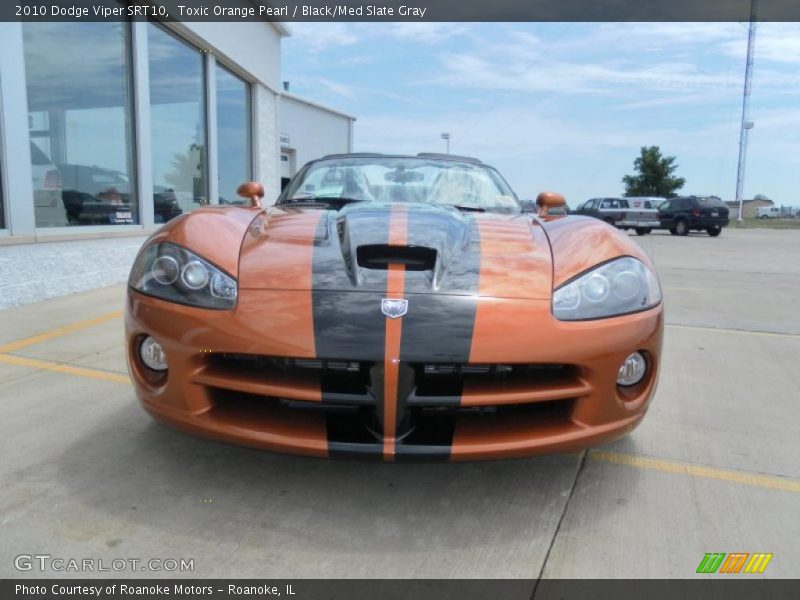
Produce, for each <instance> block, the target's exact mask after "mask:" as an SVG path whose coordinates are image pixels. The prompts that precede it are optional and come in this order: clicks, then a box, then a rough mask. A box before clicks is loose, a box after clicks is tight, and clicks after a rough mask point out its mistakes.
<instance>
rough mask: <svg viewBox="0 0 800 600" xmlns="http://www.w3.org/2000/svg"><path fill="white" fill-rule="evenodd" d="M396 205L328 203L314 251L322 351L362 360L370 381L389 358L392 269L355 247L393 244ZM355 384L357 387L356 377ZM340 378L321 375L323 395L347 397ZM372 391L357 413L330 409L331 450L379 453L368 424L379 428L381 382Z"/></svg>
mask: <svg viewBox="0 0 800 600" xmlns="http://www.w3.org/2000/svg"><path fill="white" fill-rule="evenodd" d="M389 220H390V211H389V210H388V209H386V208H385V207H383V208H381V207H376V208H374V209H369V208H367V209H360V208H359V210H355V211H352V210H349V207H348V208H345V209H343V210H341V211H330V212H328V213H327V214H326V216H325V217H323V218H322V219H321V220H320V224H319V226H318V228H317V232H316V239H315V242H314V250H313V255H312V265H311V269H312V275H311V277H312V279H311V281H312V284H311V285H312V291H311V296H312V311H313V320H314V344H315V354H316V357H317V358H321V359H328V360H337V361H342V360H344V361H358V362H360V363H361V365H360V372H359V376H360V377H363V381H364V383H366V384H369V381H370V372H371V371H373V370H374V368H375V366H376V365H381V366H382V365H383V360H384V354H385V344H386V317H385V316H384V315H383V313H382V312H381V300H382V299H383V298H384V296H385V291H386V286H387V277H388V272H387V271H385V270H374V269H371V270H359V269H358V266H357V265H356V264H354V263H355V259H356V249H357V248H358V246H359V245H361V244H387V243H388V241H389ZM353 379H355V380H356V381H355V382H353V383H354V385H353V386H352V389H351V388H350V385H349V383H348V385H346V386H344V391H348V392H350V391H352V392H354V393H359V392H360V391H361V390H359V389H358V377H355V376H354V377H353ZM342 383H343V382H342V378H341V377H339V376H332V375H331V374H325V375H323V377H322V381H321V394H322V402H323V403H341V402H342V397H341V395H340V392H342V391H343V386H342ZM365 391H366V393H367V398H366V402H365V406H363V407H362V408H361V410H360V412H358V413H357V414H344V415H339V414H332V415H329V416H328V418H327V420H326V428H327V437H328V455H329V456H331V457H351V458H353V457H355V458H367V459H370V458H371V459H377V460H380V459H381V458H382V456H383V445H382V444H381V443H379V441H378V440H376V438H375V436H374V435H372V434H371V433H370V432H369V430H368V429H367V428H366V427H365V425H366V424H369V425H370V426H371V427H372V428H373V430H375V431H380V430H381V427H380V426H379V417H378V415H379V411H380V409H381V408H382V406H381V404H382V402H383V389H382V388H380V386H374V385H372V386H368V387H367V388H366V390H365Z"/></svg>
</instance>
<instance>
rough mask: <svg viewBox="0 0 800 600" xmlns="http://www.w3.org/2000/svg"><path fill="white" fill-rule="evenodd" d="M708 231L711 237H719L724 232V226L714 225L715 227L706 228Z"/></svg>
mask: <svg viewBox="0 0 800 600" xmlns="http://www.w3.org/2000/svg"><path fill="white" fill-rule="evenodd" d="M706 232H707V233H708V235H710V236H711V237H717V236H719V234H720V233H722V227H720V226H719V225H714V226H713V227H709V228H708V229H706Z"/></svg>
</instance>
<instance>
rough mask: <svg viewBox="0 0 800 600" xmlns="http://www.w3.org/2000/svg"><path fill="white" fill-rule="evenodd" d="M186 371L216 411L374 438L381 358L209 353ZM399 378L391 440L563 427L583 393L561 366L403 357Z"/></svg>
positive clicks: (568, 368) (574, 372) (351, 441)
mask: <svg viewBox="0 0 800 600" xmlns="http://www.w3.org/2000/svg"><path fill="white" fill-rule="evenodd" d="M193 379H194V381H195V382H196V383H199V384H202V385H205V386H206V388H207V389H208V390H209V392H210V396H211V399H212V405H213V408H212V410H213V411H215V412H216V414H218V415H220V416H223V417H224V416H226V415H227V416H230V415H237V416H238V417H247V418H250V417H249V415H252V418H253V419H254V420H255V421H258V420H260V419H269V418H273V419H289V420H293V419H296V418H301V419H302V418H308V419H322V420H324V422H325V428H326V431H327V435H328V439H329V441H330V442H331V443H337V444H343V445H344V446H345V447H348V448H350V447H351V446H352V448H351V450H350V451H355V452H361V451H363V448H362V449H361V450H358V449H357V448H359V447H360V446H359V445H363V444H377V445H380V444H381V441H382V432H383V426H382V414H383V406H382V397H383V364H382V363H376V362H366V361H349V360H329V359H304V358H286V357H267V356H257V355H247V354H212V355H209V356H207V357H206V364H205V366H204V367H203V368H202V369H200V370H199V371H198V373H197V374H196V375H195V376H194V378H193ZM399 379H400V381H401V384H400V388H399V390H398V397H397V418H398V420H397V423H398V426H397V444H398V446H399V445H410V446H424V447H439V446H446V445H447V444H449V443H451V441H452V439H453V433H454V430H455V429H456V427H462V428H466V429H465V430H470V429H475V428H476V427H477V428H482V427H484V428H487V430H491V429H493V428H497V427H501V428H502V427H516V428H519V427H521V426H522V427H530V428H537V427H543V428H552V427H554V426H564V427H567V426H571V425H572V423H571V421H570V415H571V413H572V410H573V407H574V404H575V400H576V399H577V398H579V397H580V396H583V395H586V394H588V393H590V392H591V388H590V387H589V385H588V384H587V383H586V382H584V381H583V380H582V379H581V378H580V377H579V371H578V369H577V368H576V367H574V366H572V365H561V364H546V365H544V364H541V365H530V364H525V365H519V364H468V363H407V364H403V365H401V376H400V378H399ZM376 447H377V446H376ZM353 448H356V450H353Z"/></svg>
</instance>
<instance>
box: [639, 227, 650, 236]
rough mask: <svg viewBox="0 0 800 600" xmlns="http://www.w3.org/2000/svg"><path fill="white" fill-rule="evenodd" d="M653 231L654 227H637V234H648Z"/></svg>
mask: <svg viewBox="0 0 800 600" xmlns="http://www.w3.org/2000/svg"><path fill="white" fill-rule="evenodd" d="M651 231H652V229H650V228H649V227H637V228H636V235H647V234H648V233H650V232H651Z"/></svg>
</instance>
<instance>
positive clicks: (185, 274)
mask: <svg viewBox="0 0 800 600" xmlns="http://www.w3.org/2000/svg"><path fill="white" fill-rule="evenodd" d="M181 280H182V281H183V283H184V284H186V287H188V288H189V289H190V290H199V289H202V288H204V287H205V285H206V284H207V283H208V271H206V268H205V267H204V266H203V263H201V262H200V261H199V260H193V261H191V262H190V263H187V264H186V266H184V267H183V271H181Z"/></svg>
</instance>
